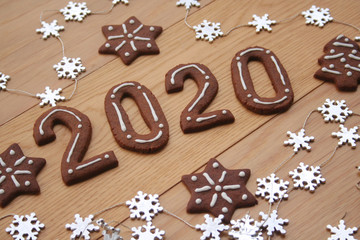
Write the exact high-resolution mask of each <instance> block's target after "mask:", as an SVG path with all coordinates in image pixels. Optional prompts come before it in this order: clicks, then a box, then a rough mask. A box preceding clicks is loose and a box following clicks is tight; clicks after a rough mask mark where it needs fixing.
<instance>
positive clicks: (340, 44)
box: [333, 42, 354, 48]
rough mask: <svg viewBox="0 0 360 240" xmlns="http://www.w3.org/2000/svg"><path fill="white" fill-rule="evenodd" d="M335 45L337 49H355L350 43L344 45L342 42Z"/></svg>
mask: <svg viewBox="0 0 360 240" xmlns="http://www.w3.org/2000/svg"><path fill="white" fill-rule="evenodd" d="M333 45H334V46H336V47H349V48H353V47H354V45H352V44H350V43H342V42H334V43H333Z"/></svg>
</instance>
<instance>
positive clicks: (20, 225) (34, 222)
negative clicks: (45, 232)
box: [6, 213, 45, 240]
mask: <svg viewBox="0 0 360 240" xmlns="http://www.w3.org/2000/svg"><path fill="white" fill-rule="evenodd" d="M43 228H45V225H44V224H43V223H41V222H40V221H39V220H38V219H37V217H36V214H35V213H30V215H25V216H24V215H21V216H19V215H15V216H14V220H13V221H12V223H11V224H10V226H9V227H8V228H6V232H8V233H9V234H10V235H11V236H12V237H13V238H14V239H15V240H36V239H37V236H38V234H39V232H40V231H41V229H43Z"/></svg>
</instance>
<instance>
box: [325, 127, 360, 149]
mask: <svg viewBox="0 0 360 240" xmlns="http://www.w3.org/2000/svg"><path fill="white" fill-rule="evenodd" d="M339 127H340V132H333V133H331V136H333V137H337V138H339V142H338V145H339V146H342V145H344V144H346V143H347V144H348V145H351V147H352V148H356V141H357V140H359V139H360V136H359V134H357V133H356V132H357V130H358V129H359V128H358V127H357V126H355V127H353V128H350V129H349V130H348V129H347V128H346V127H344V125H342V124H340V125H339Z"/></svg>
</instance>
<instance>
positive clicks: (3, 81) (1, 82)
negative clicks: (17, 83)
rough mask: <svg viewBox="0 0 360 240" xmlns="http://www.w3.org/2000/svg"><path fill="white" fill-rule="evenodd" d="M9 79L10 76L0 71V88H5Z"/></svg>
mask: <svg viewBox="0 0 360 240" xmlns="http://www.w3.org/2000/svg"><path fill="white" fill-rule="evenodd" d="M9 80H10V76H9V75H6V74H4V73H2V72H0V89H2V90H5V89H6V85H7V82H8V81H9Z"/></svg>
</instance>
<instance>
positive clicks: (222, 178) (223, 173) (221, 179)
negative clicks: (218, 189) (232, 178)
mask: <svg viewBox="0 0 360 240" xmlns="http://www.w3.org/2000/svg"><path fill="white" fill-rule="evenodd" d="M225 176H226V171H223V172H222V174H221V178H220V179H219V182H220V183H222V182H223V181H224V179H225Z"/></svg>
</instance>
